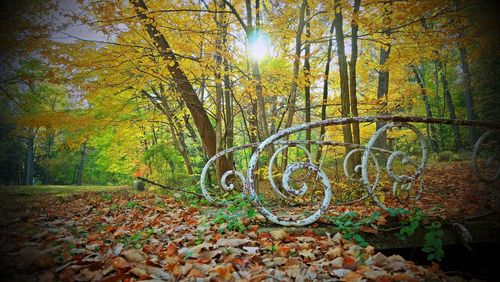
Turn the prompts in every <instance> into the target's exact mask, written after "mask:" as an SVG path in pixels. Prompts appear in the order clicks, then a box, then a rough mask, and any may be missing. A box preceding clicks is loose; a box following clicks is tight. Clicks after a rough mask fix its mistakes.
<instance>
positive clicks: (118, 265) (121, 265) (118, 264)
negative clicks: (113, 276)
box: [111, 257, 130, 271]
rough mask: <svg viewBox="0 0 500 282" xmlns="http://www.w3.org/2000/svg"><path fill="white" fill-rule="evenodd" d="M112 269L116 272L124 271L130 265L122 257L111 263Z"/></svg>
mask: <svg viewBox="0 0 500 282" xmlns="http://www.w3.org/2000/svg"><path fill="white" fill-rule="evenodd" d="M111 264H112V265H113V267H114V268H115V269H117V270H121V271H126V270H128V269H130V264H129V263H128V262H127V261H126V260H125V259H124V258H122V257H116V258H114V259H113V260H112V261H111Z"/></svg>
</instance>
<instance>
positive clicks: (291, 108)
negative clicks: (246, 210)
mask: <svg viewBox="0 0 500 282" xmlns="http://www.w3.org/2000/svg"><path fill="white" fill-rule="evenodd" d="M306 6H307V0H303V1H302V5H301V6H300V12H299V24H298V26H297V32H296V33H295V55H294V58H293V72H292V84H291V86H290V95H289V96H288V103H287V111H288V116H287V119H286V122H285V128H289V127H291V126H292V123H293V116H294V114H295V103H297V87H298V83H297V80H298V77H299V68H300V53H301V47H302V32H303V31H304V25H305V24H304V16H305V10H306ZM289 137H290V136H289V135H287V136H285V138H284V139H285V140H288V138H289ZM281 155H282V158H283V162H282V163H281V169H282V171H284V170H285V169H286V167H287V165H288V149H285V150H283V151H282V153H281Z"/></svg>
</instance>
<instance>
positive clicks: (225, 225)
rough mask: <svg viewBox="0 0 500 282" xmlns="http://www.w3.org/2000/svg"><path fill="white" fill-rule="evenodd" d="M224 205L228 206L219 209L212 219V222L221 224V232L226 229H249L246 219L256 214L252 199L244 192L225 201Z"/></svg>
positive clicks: (238, 230)
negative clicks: (245, 222)
mask: <svg viewBox="0 0 500 282" xmlns="http://www.w3.org/2000/svg"><path fill="white" fill-rule="evenodd" d="M224 206H227V208H226V209H220V210H218V211H217V213H216V214H215V216H214V217H213V219H212V224H218V225H219V232H220V233H223V232H225V231H226V230H229V231H237V232H244V231H245V230H246V229H247V228H246V226H245V224H244V220H245V219H251V218H254V217H255V215H256V211H255V209H254V208H253V205H252V201H251V200H250V198H248V196H246V195H243V194H241V195H237V196H235V197H234V198H231V199H229V200H226V201H224Z"/></svg>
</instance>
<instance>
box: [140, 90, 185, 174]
mask: <svg viewBox="0 0 500 282" xmlns="http://www.w3.org/2000/svg"><path fill="white" fill-rule="evenodd" d="M160 89H161V90H162V91H161V92H164V91H163V87H161V86H160ZM152 90H153V92H154V93H155V95H156V97H157V99H159V100H155V98H154V97H153V96H151V95H150V94H149V93H148V92H147V91H146V90H142V91H141V92H142V93H143V94H144V95H145V96H146V97H148V98H149V100H150V101H151V102H152V103H153V105H154V106H155V107H156V108H158V109H159V110H160V111H161V112H162V113H163V114H164V115H165V117H166V118H167V121H168V124H169V127H170V133H171V134H172V139H173V141H174V146H175V148H176V149H177V151H178V152H179V153H180V154H181V156H182V160H183V161H184V166H185V167H186V171H187V173H188V174H189V175H193V174H194V172H193V166H192V165H191V161H190V159H189V152H188V149H187V145H186V142H185V140H184V136H183V135H182V133H181V132H180V131H179V129H178V128H177V126H176V125H177V124H176V122H175V119H174V116H173V114H172V111H171V109H170V107H169V105H168V102H167V99H166V98H165V96H164V95H163V94H162V93H160V92H158V91H157V90H156V89H155V88H154V87H152Z"/></svg>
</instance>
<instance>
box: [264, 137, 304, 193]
mask: <svg viewBox="0 0 500 282" xmlns="http://www.w3.org/2000/svg"><path fill="white" fill-rule="evenodd" d="M289 146H290V145H285V146H283V147H280V148H278V149H277V150H276V152H274V154H273V156H272V157H271V159H270V160H269V171H268V175H269V182H270V184H271V187H272V188H273V190H274V192H276V194H278V195H279V196H280V197H282V198H283V199H288V196H286V195H285V194H283V193H281V191H280V189H278V186H277V185H276V182H274V179H273V170H274V164H275V163H276V159H277V157H278V155H279V154H280V153H281V152H282V151H283V150H285V149H287V148H288V147H289ZM296 146H297V148H300V149H302V150H303V151H304V152H305V153H306V155H307V158H308V159H309V162H310V163H311V164H312V163H313V159H312V157H311V152H309V150H307V149H306V148H305V147H304V146H302V145H296ZM287 168H288V167H287ZM284 178H285V175H283V179H284ZM283 187H285V191H287V192H288V193H289V194H291V195H293V196H297V195H296V194H295V193H294V192H290V191H289V190H287V189H286V187H287V186H285V185H283ZM294 191H295V190H294Z"/></svg>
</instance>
